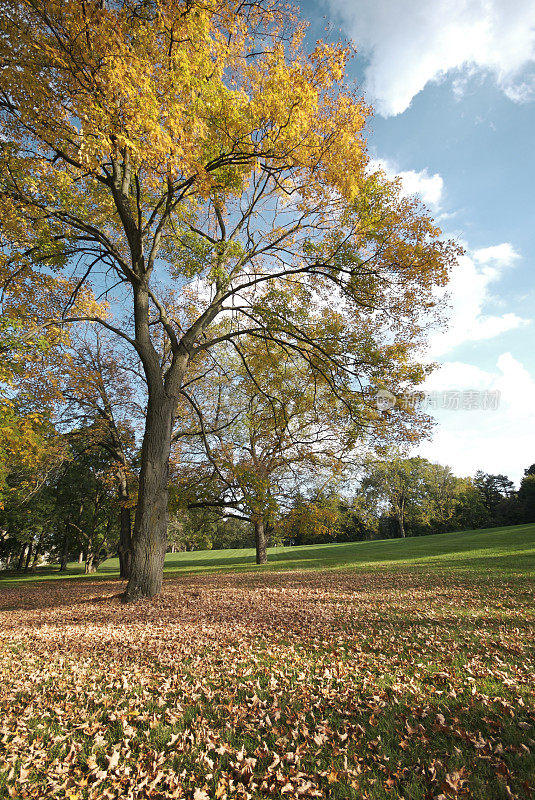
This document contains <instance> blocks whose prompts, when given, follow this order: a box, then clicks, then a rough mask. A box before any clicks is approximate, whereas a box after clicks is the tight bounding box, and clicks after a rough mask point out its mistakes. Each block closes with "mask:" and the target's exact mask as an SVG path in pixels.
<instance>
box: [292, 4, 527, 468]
mask: <svg viewBox="0 0 535 800" xmlns="http://www.w3.org/2000/svg"><path fill="white" fill-rule="evenodd" d="M301 6H302V12H303V15H304V16H305V17H306V18H308V19H309V20H310V21H311V30H310V34H311V36H312V37H314V38H323V39H335V38H339V37H340V36H341V37H342V38H351V39H352V40H353V41H354V42H355V44H356V46H357V50H358V56H357V58H355V59H354V60H353V62H352V65H351V77H352V78H353V79H354V80H356V81H357V82H358V84H359V86H360V87H361V88H362V90H363V91H364V94H365V97H366V100H367V101H368V102H369V103H371V104H372V105H373V106H374V108H375V116H374V118H373V119H372V121H371V123H370V129H369V135H368V143H369V149H370V152H371V154H372V156H373V157H374V158H375V159H377V160H379V161H381V162H382V164H383V167H384V168H385V169H386V170H387V171H388V172H390V173H392V174H399V175H401V176H402V177H403V181H404V184H405V187H406V189H407V191H408V192H410V193H418V194H420V195H421V197H422V199H423V200H424V201H425V203H426V204H427V205H428V207H429V208H430V209H431V210H432V211H433V213H434V215H435V218H436V219H437V220H438V221H439V223H440V225H441V227H442V229H443V230H444V232H445V233H446V235H448V236H453V237H454V238H455V239H456V240H457V241H459V242H460V243H462V245H463V247H464V248H465V251H466V254H465V255H464V256H463V257H462V258H461V259H460V260H459V263H458V265H457V267H456V269H455V271H454V274H453V277H452V281H451V284H450V303H451V312H450V315H451V321H450V327H449V330H448V331H446V332H443V333H440V334H439V335H436V336H434V337H433V339H432V341H431V353H432V356H433V358H434V359H436V360H437V361H439V362H440V363H441V365H442V366H441V367H440V369H439V370H437V371H436V372H435V373H434V375H433V376H432V378H431V379H430V381H429V386H428V388H429V391H430V392H435V393H436V394H435V395H433V396H434V397H435V398H436V399H437V401H438V402H439V403H440V402H441V397H442V395H441V394H440V393H442V392H444V391H447V390H451V391H454V390H458V391H460V392H469V391H473V392H480V393H484V392H490V393H491V395H484V394H481V395H476V397H480V398H481V397H487V398H488V397H490V396H492V397H494V398H495V397H496V395H495V393H496V392H499V393H500V396H499V398H500V399H499V407H498V408H497V409H494V410H492V409H477V408H472V409H470V410H461V409H458V410H455V409H451V410H439V411H437V412H436V414H435V416H436V418H437V426H436V429H435V434H434V437H433V440H432V441H430V442H426V443H424V444H422V445H421V446H420V447H419V453H420V454H421V455H424V456H426V457H427V458H430V459H431V460H434V461H440V462H441V463H447V464H449V465H450V466H451V467H452V468H453V470H454V471H455V472H456V474H458V475H468V474H473V472H474V471H475V470H476V469H478V468H481V469H484V470H486V471H488V472H504V473H506V474H509V476H510V477H511V478H513V479H514V480H515V481H516V482H518V481H519V479H520V477H521V476H522V473H523V470H524V468H526V467H527V466H529V465H530V464H531V463H533V462H535V352H534V347H533V337H534V333H535V324H534V319H533V317H534V307H535V306H534V300H535V281H534V279H533V269H534V261H535V226H534V209H535V200H534V193H535V156H534V152H533V145H534V142H535V2H534V0H433V2H429V0H301ZM326 26H327V28H328V31H327V32H325V28H326ZM492 393H494V394H492ZM466 396H467V395H462V397H466ZM472 396H474V395H472ZM449 397H452V395H449ZM472 405H477V402H476V403H472ZM491 405H492V402H491Z"/></svg>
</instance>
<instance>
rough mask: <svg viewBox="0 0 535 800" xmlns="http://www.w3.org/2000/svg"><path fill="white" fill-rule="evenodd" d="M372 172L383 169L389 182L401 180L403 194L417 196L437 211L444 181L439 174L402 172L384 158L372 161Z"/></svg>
mask: <svg viewBox="0 0 535 800" xmlns="http://www.w3.org/2000/svg"><path fill="white" fill-rule="evenodd" d="M370 168H371V169H372V170H377V169H381V170H383V172H384V173H385V174H386V176H387V178H389V180H393V179H394V178H401V184H402V193H403V194H404V195H405V196H410V195H414V194H417V195H418V196H419V197H420V198H421V200H422V201H423V202H424V203H425V204H426V205H427V206H430V207H431V208H433V209H434V210H437V209H438V208H439V206H440V203H441V200H442V194H443V191H444V181H443V179H442V176H441V175H439V174H438V173H435V174H434V175H429V174H428V172H427V170H426V169H423V170H420V172H416V171H415V170H413V169H411V170H405V171H400V170H399V169H398V168H397V167H396V165H395V164H394V163H392V162H391V161H387V160H386V159H384V158H377V159H375V158H374V159H371V160H370Z"/></svg>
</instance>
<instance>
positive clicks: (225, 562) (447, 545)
mask: <svg viewBox="0 0 535 800" xmlns="http://www.w3.org/2000/svg"><path fill="white" fill-rule="evenodd" d="M254 562H255V552H254V550H253V549H252V548H243V549H238V550H199V551H195V552H191V553H168V554H167V556H166V559H165V572H166V574H171V573H176V572H184V573H191V572H213V571H232V572H234V571H243V570H246V571H249V570H255V571H256V570H287V569H307V570H308V569H343V568H349V569H383V568H385V567H386V568H391V567H396V568H406V569H411V568H418V569H419V568H421V567H425V569H426V570H430V569H432V570H436V569H448V570H452V569H453V570H455V571H458V572H464V571H469V572H479V573H481V574H482V575H485V574H486V573H487V571H488V570H492V571H493V572H496V573H499V574H501V575H502V576H505V575H508V576H510V577H513V576H515V575H517V576H522V575H529V574H533V573H535V524H532V525H515V526H512V527H507V528H489V529H486V530H478V531H461V532H458V533H443V534H437V535H434V536H418V537H409V538H408V539H381V540H378V541H374V542H349V543H347V544H318V545H302V546H299V547H272V548H270V549H269V550H268V564H266V565H264V566H262V567H258V566H257V565H256V564H255V563H254ZM80 575H83V565H80V564H78V563H76V562H72V563H70V564H68V567H67V572H66V573H65V572H63V573H61V574H60V573H59V572H58V568H57V567H52V568H50V567H45V568H40V569H38V570H37V571H36V572H35V573H31V574H28V575H21V574H20V573H12V572H6V573H0V589H1V588H2V586H9V585H15V584H17V583H19V582H20V581H35V580H42V579H43V578H69V577H77V576H80ZM118 575H119V561H118V559H117V558H109V559H108V560H107V561H105V562H103V563H102V564H101V565H100V567H99V570H98V573H97V575H96V576H95V575H91V576H85V577H89V578H92V579H94V578H95V577H99V576H105V577H106V578H110V577H115V576H118Z"/></svg>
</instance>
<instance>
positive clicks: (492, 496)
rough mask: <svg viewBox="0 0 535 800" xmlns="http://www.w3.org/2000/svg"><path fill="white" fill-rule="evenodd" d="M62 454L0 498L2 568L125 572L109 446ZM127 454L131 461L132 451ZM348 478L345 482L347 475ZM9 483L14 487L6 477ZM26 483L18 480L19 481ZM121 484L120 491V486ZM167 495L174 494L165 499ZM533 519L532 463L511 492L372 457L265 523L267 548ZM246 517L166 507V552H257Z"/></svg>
mask: <svg viewBox="0 0 535 800" xmlns="http://www.w3.org/2000/svg"><path fill="white" fill-rule="evenodd" d="M64 438H65V439H66V440H67V444H66V447H68V455H67V453H66V452H64V453H63V459H62V460H58V461H57V462H56V464H55V467H54V468H53V469H52V470H51V472H50V474H49V475H48V477H47V480H46V481H44V482H43V485H42V486H40V487H39V488H38V489H37V490H35V491H33V492H31V493H30V494H29V496H26V497H22V496H21V495H20V493H19V494H17V493H15V494H13V495H12V496H11V500H9V499H8V500H7V502H6V498H4V500H5V502H4V508H3V509H1V510H0V565H1V567H2V568H3V569H9V570H15V571H23V572H31V571H34V570H36V569H37V567H38V566H40V565H41V564H43V563H46V564H57V565H58V567H59V570H60V571H65V570H66V569H67V564H68V562H69V561H79V562H82V561H83V562H84V565H85V572H86V573H90V572H94V571H96V570H97V569H98V567H99V565H101V564H102V562H103V561H105V560H106V559H107V558H109V557H111V556H119V559H120V563H121V569H122V570H123V569H124V567H125V563H124V562H125V559H124V527H125V515H126V517H127V518H128V522H129V520H130V517H131V514H132V512H133V503H134V502H135V497H136V487H135V478H134V475H133V473H130V475H129V477H128V484H129V485H128V494H129V496H130V501H129V503H130V505H129V504H125V503H124V486H123V485H122V484H121V483H120V484H119V490H118V484H117V473H116V463H115V462H114V456H113V450H112V449H111V448H110V446H109V442H108V441H106V439H103V438H102V429H101V428H99V427H98V426H97V425H92V426H88V427H86V428H85V429H79V430H77V431H74V432H71V433H69V434H68V435H66V436H65V437H64ZM131 444H132V448H131V452H130V455H131V457H132V458H133V460H134V461H135V458H136V457H137V453H136V452H135V447H133V441H132V440H131ZM346 477H347V476H346ZM10 479H11V481H12V482H13V481H15V480H19V481H21V475H20V474H18V473H17V472H16V471H13V472H12V473H11V475H10ZM21 485H23V486H24V482H23V481H21ZM121 487H122V489H121ZM172 495H173V492H172ZM531 522H535V464H532V465H531V466H530V467H528V468H527V469H525V471H524V476H523V478H522V480H521V483H520V486H519V488H518V489H515V486H514V484H513V482H512V481H511V480H510V479H509V478H508V477H507V476H506V475H503V474H496V475H494V474H489V473H486V472H483V471H482V470H479V471H477V472H476V473H475V475H474V476H472V477H468V478H459V477H456V476H455V475H453V473H452V471H451V469H450V468H449V467H447V466H443V465H440V464H436V463H431V462H430V461H428V460H427V459H425V458H420V457H417V456H416V457H412V458H404V457H402V456H401V455H399V454H396V453H391V454H390V455H389V457H388V458H385V459H378V458H376V457H375V458H369V459H368V460H366V461H365V463H364V464H363V465H361V466H360V468H359V470H358V477H357V476H354V477H353V478H352V480H346V483H345V485H343V486H342V487H340V485H336V484H334V485H332V484H327V485H325V484H318V485H316V486H313V485H308V486H303V485H301V486H297V487H296V486H294V488H293V491H292V492H290V493H288V494H287V496H286V497H285V502H284V503H282V504H281V505H280V506H279V507H278V508H276V507H275V505H273V509H272V511H271V513H270V514H269V515H268V517H267V518H266V530H265V542H264V545H265V547H267V546H277V545H284V546H290V545H303V544H320V543H328V542H330V543H336V542H349V541H362V540H373V539H385V538H397V537H410V536H423V535H428V534H434V533H445V532H450V531H462V530H473V529H480V528H491V527H497V526H508V525H517V524H522V523H531ZM255 533H256V531H255V525H254V521H253V520H251V517H250V515H249V516H248V515H247V514H246V513H241V514H239V513H236V509H233V508H232V507H225V506H224V505H220V506H217V505H212V506H210V505H205V506H202V505H201V504H197V505H196V504H195V503H191V504H190V507H189V508H188V507H187V506H182V507H180V506H179V505H178V504H176V503H175V505H174V507H173V506H172V507H171V513H170V516H169V525H168V548H167V549H168V551H171V552H176V551H190V550H202V549H225V548H243V547H251V546H254V545H255V538H256V537H255Z"/></svg>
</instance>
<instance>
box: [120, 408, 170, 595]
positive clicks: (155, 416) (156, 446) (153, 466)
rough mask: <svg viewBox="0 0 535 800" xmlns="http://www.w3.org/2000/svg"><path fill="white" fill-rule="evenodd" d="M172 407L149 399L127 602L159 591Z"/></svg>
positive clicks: (164, 534)
mask: <svg viewBox="0 0 535 800" xmlns="http://www.w3.org/2000/svg"><path fill="white" fill-rule="evenodd" d="M174 406H175V404H174V402H172V401H171V399H170V398H169V397H168V396H165V397H162V396H161V395H158V394H157V395H156V397H155V398H152V399H151V398H149V404H148V407H147V417H146V422H145V436H144V438H143V446H142V448H141V469H140V475H139V496H138V504H137V508H136V516H135V521H134V532H133V535H132V563H131V567H130V579H129V581H128V586H127V587H126V595H125V597H126V600H128V601H133V600H139V599H141V598H142V597H154V596H155V595H157V594H158V592H159V591H160V589H161V588H162V580H163V564H164V559H165V551H166V550H167V505H168V498H169V490H168V482H169V452H170V449H171V431H172V426H173V416H174Z"/></svg>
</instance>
